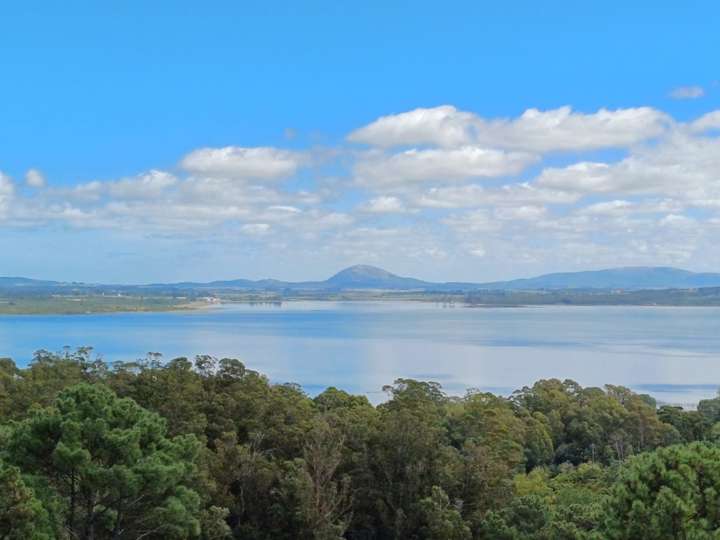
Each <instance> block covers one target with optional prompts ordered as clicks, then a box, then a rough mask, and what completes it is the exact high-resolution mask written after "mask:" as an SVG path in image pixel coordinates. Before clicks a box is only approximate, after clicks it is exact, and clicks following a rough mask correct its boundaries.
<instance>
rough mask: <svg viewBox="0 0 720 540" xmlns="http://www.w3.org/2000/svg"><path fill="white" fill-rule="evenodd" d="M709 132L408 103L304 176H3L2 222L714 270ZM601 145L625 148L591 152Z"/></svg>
mask: <svg viewBox="0 0 720 540" xmlns="http://www.w3.org/2000/svg"><path fill="white" fill-rule="evenodd" d="M718 130H720V111H708V112H707V113H706V114H704V115H703V116H700V117H699V118H697V119H694V120H690V121H687V122H678V121H675V120H672V119H671V118H670V117H668V116H667V115H666V114H665V113H662V112H660V111H657V110H655V109H652V108H648V107H637V108H627V109H617V110H604V109H601V110H599V111H596V112H591V113H580V112H576V111H573V110H572V109H570V108H569V107H563V108H560V109H554V110H548V111H540V110H537V109H528V110H527V111H526V112H525V113H523V114H521V115H520V116H517V117H515V118H507V119H503V118H482V117H480V116H478V115H476V114H474V113H470V112H465V111H460V110H458V109H456V108H455V107H452V106H442V107H435V108H428V109H416V110H414V111H409V112H406V113H401V114H398V115H390V116H386V117H383V118H380V119H378V120H377V121H375V122H373V123H371V124H369V125H368V126H365V127H362V128H360V129H358V130H356V131H354V132H353V133H351V134H350V136H349V139H350V141H352V142H354V143H364V144H368V145H370V148H363V149H359V148H357V147H351V148H348V147H347V146H346V145H344V144H339V145H337V146H336V147H330V148H328V149H326V150H323V152H324V154H323V156H324V158H323V163H322V167H318V168H317V170H313V171H304V170H303V168H304V167H307V166H309V165H311V161H312V163H317V161H318V160H317V159H313V160H310V158H309V157H308V156H309V155H310V152H309V151H294V150H288V149H283V148H269V147H252V148H242V147H225V148H201V149H199V150H196V151H193V152H190V153H189V154H188V155H186V156H185V157H184V158H182V159H181V160H180V165H181V166H180V167H179V168H178V169H176V170H173V171H172V172H171V171H165V170H150V171H146V172H142V173H139V174H136V175H134V176H129V177H124V178H117V179H109V180H91V181H83V182H80V183H75V184H73V185H63V184H54V185H49V186H45V185H44V184H45V183H44V181H43V182H40V181H39V180H38V178H37V177H35V178H33V179H31V176H33V175H31V174H30V171H28V173H27V174H26V177H25V183H24V185H23V184H20V183H17V184H16V183H14V182H13V181H12V180H11V179H10V178H9V177H8V176H7V175H3V174H0V225H1V226H3V227H5V228H10V227H26V228H27V227H36V228H41V227H55V226H56V225H60V227H55V230H64V229H65V228H68V227H70V228H73V227H74V228H81V229H102V230H113V231H122V232H123V236H126V235H129V236H133V235H134V237H135V238H149V237H152V238H163V239H165V238H172V239H178V238H183V239H191V240H192V239H194V240H198V241H201V242H205V241H212V242H216V243H218V245H222V246H223V249H229V248H233V247H237V248H238V249H241V248H240V247H239V246H242V247H243V248H242V249H244V248H245V247H247V246H254V247H253V249H254V250H255V251H254V252H253V253H254V254H255V255H257V254H259V253H273V254H274V256H276V257H286V256H287V254H288V253H294V254H295V255H296V256H307V257H326V258H328V260H329V259H332V260H336V259H337V258H341V259H342V260H347V261H353V262H370V263H372V262H375V263H378V264H382V263H385V262H387V261H388V260H399V259H407V260H412V261H426V260H433V261H436V262H437V264H454V265H456V267H464V265H465V263H467V264H469V265H472V264H473V263H474V264H477V259H478V258H479V257H480V258H482V261H483V265H485V264H487V265H489V266H493V265H495V266H498V265H500V266H503V267H507V266H508V265H510V266H511V267H513V268H516V267H517V268H519V265H525V267H526V268H528V270H527V271H523V273H531V271H530V270H529V269H530V268H531V267H532V268H535V269H538V270H542V269H545V268H544V267H543V265H545V266H547V265H549V264H550V265H554V267H555V268H557V267H563V266H565V267H578V266H583V265H587V266H590V265H592V266H600V265H604V264H609V265H617V264H658V263H668V264H669V263H673V262H678V261H693V260H703V261H706V263H707V264H709V262H708V261H710V260H711V259H712V260H713V261H716V262H717V266H718V267H720V254H718V255H717V256H716V255H714V254H715V252H717V250H716V249H715V244H716V243H717V242H716V237H717V233H718V232H720V133H719V132H718ZM606 148H619V149H620V150H621V151H620V152H595V150H598V149H606ZM317 152H318V151H317V150H313V155H314V156H317V155H318V154H317ZM553 152H563V154H562V155H556V154H554V155H549V154H550V153H553ZM327 164H329V166H327V167H326V165H327ZM536 166H537V169H535V167H536ZM325 169H327V171H326V170H325ZM320 170H322V171H323V173H320V172H318V171H320ZM328 171H329V172H328ZM325 172H328V174H327V176H320V175H321V174H324V173H325ZM35 173H37V174H38V175H39V176H40V177H42V175H41V173H39V171H35ZM301 173H302V174H301ZM283 180H287V181H283ZM29 188H32V189H29ZM40 188H41V189H40ZM392 215H395V216H396V217H395V218H394V219H393V218H390V217H383V218H382V219H381V218H380V217H379V216H392ZM385 223H393V224H395V225H398V224H402V226H396V227H382V226H380V225H381V224H385ZM128 233H129V234H128ZM533 265H535V266H533Z"/></svg>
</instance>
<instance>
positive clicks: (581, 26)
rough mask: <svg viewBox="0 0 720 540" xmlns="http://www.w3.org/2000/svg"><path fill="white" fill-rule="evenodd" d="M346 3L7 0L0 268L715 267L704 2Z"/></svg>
mask: <svg viewBox="0 0 720 540" xmlns="http://www.w3.org/2000/svg"><path fill="white" fill-rule="evenodd" d="M343 4H347V3H342V2H252V3H251V2H243V3H240V2H219V1H214V2H213V1H207V2H203V3H199V2H184V1H173V2H162V1H156V2H137V1H124V2H113V1H108V2H63V3H57V2H49V1H47V2H33V1H29V2H22V3H20V2H13V3H5V4H3V5H2V6H0V24H2V31H0V60H1V64H0V65H2V69H3V73H2V86H1V88H2V90H0V96H1V97H2V99H0V171H2V174H3V176H2V178H3V179H4V180H2V183H0V249H2V251H3V253H4V254H5V257H3V263H2V266H1V267H0V274H4V275H11V274H22V275H28V276H34V277H46V278H59V279H77V280H89V281H120V282H143V281H157V280H174V279H208V280H209V279H218V278H228V277H236V276H248V277H263V276H272V277H278V278H286V279H309V278H320V277H324V276H326V275H328V274H330V273H332V272H334V271H335V270H337V269H339V268H340V267H342V266H345V265H347V264H352V263H358V262H367V263H372V264H379V265H381V266H385V267H387V268H388V269H390V270H393V271H396V272H399V273H406V274H412V275H417V276H419V277H424V278H428V279H448V280H455V279H476V280H484V279H494V278H502V277H515V276H523V275H530V274H534V273H538V272H544V271H554V270H565V269H579V268H590V267H592V268H595V267H601V266H608V265H613V264H612V263H614V262H618V263H621V264H673V265H678V266H684V267H687V268H691V269H698V270H720V259H718V258H717V257H716V256H715V255H714V254H713V253H712V251H713V250H712V249H711V247H712V245H713V237H714V235H715V234H716V233H717V232H718V230H717V229H716V227H717V226H718V223H720V218H719V217H718V216H720V213H718V211H717V210H716V209H717V208H720V204H717V205H716V204H715V202H713V201H715V197H716V196H717V199H718V200H720V185H718V184H720V180H719V179H718V174H720V173H718V172H717V170H718V169H716V168H715V165H716V164H717V163H716V162H715V161H714V159H715V158H714V157H713V156H714V155H715V151H716V150H717V149H718V148H720V146H718V147H717V148H716V146H715V145H716V144H717V140H716V139H717V129H718V127H720V126H719V125H716V124H717V121H716V120H715V119H714V117H712V113H713V111H715V110H716V109H718V108H720V86H719V83H718V80H720V65H718V62H717V51H718V50H720V32H717V21H718V20H720V5H718V4H717V3H716V2H711V1H706V2H684V3H682V4H678V3H670V2H632V3H628V2H607V1H606V2H542V3H540V2H529V1H527V2H520V1H515V2H512V1H510V2H493V3H490V2H452V1H450V2H443V3H441V4H438V3H431V2H418V1H415V2H392V3H389V2H362V3H360V2H358V3H354V4H352V5H343ZM442 106H446V107H449V108H445V109H441V108H440V107H442ZM561 107H570V112H569V113H567V114H565V115H564V116H563V115H562V114H561V115H560V116H562V117H563V118H564V120H558V116H557V115H555V116H553V115H551V114H549V113H548V111H558V110H561V109H560V108H561ZM527 109H537V110H538V111H539V112H540V114H541V117H540V120H538V122H539V123H540V124H538V123H537V122H536V124H533V125H531V126H529V128H528V125H527V122H520V123H517V122H515V121H516V120H517V119H518V118H521V115H523V112H524V111H526V110H527ZM603 109H607V110H608V111H610V112H611V113H613V112H614V113H613V114H615V116H609V117H607V118H606V117H598V116H596V115H597V114H598V111H601V110H603ZM423 110H424V111H429V112H427V113H425V114H423V113H422V111H423ZM413 111H416V114H415V116H402V114H403V113H405V114H408V115H411V114H412V112H413ZM417 111H420V112H417ZM433 111H434V112H433ZM618 111H619V112H618ZM623 111H625V113H623ZM433 114H434V115H435V116H434V117H433ZM388 115H394V116H392V117H390V118H389V120H388V121H386V122H385V124H383V125H380V127H381V128H382V127H383V126H384V128H383V129H384V130H385V131H383V129H380V128H378V124H376V122H377V121H378V119H379V118H381V117H385V116H388ZM542 115H544V116H542ZM433 118H434V120H433ZM603 118H604V120H603ZM701 118H705V121H704V122H703V123H701V124H698V123H697V122H699V119H701ZM418 119H420V120H418ZM501 121H504V122H506V123H507V125H506V126H504V127H503V128H502V129H501V128H499V127H498V126H497V125H495V124H497V122H501ZM408 122H411V123H412V126H410V127H408ZM418 122H426V124H424V125H422V126H421V125H420V124H418ZM427 122H429V123H427ZM438 122H439V123H438ZM478 122H479V123H480V124H482V125H480V124H478ZM493 122H494V123H495V124H493ZM514 122H515V123H514ZM543 122H546V124H547V126H548V127H547V133H548V136H549V138H550V139H552V138H553V137H554V138H555V139H558V140H556V141H555V142H554V143H548V144H544V143H542V144H541V143H539V142H538V141H537V140H536V138H537V133H536V134H535V135H532V134H529V132H528V131H527V129H530V130H531V131H532V130H536V131H537V130H538V129H541V128H539V127H538V126H539V125H541V124H542V123H543ZM558 122H560V125H559V127H558ZM563 122H565V124H563ZM607 122H611V123H612V122H619V124H613V126H611V127H608V125H607ZM694 122H695V123H694ZM374 123H375V124H374ZM373 125H374V126H375V128H373V129H374V131H373V129H371V130H370V131H371V133H370V134H367V133H365V134H364V135H360V136H355V137H353V136H352V135H351V134H353V133H358V131H357V130H361V129H362V128H363V127H364V126H373ZM542 125H545V124H542ZM478 126H479V127H478ZM508 126H509V127H508ZM563 126H564V127H563ZM693 126H694V127H693ZM444 129H447V130H449V131H448V133H446V134H445V135H447V136H445V135H443V133H445V132H444V131H443V130H444ZM387 130H390V131H391V132H392V133H394V137H395V138H394V139H392V140H390V139H388V132H387ZM398 130H400V132H399V131H398ZM403 130H404V131H403ZM413 130H415V131H413ZM418 130H419V131H418ZM457 130H460V131H462V132H463V133H464V135H463V136H462V137H454V136H453V135H452V133H455V134H456V135H457V133H456V131H457ZM608 130H610V131H609V132H608ZM541 131H542V130H541ZM361 133H362V132H361ZM583 136H586V137H587V138H588V141H589V142H585V143H583V144H569V143H568V141H567V138H570V139H575V138H582V137H583ZM533 137H535V138H533ZM603 141H604V142H603ZM203 149H204V150H203ZM221 149H225V152H224V153H222V152H221V151H220V150H221ZM253 149H255V150H253ZM257 149H261V151H257ZM203 151H204V152H205V153H204V154H203V153H202V152H203ZM198 152H201V153H198ZM408 152H411V154H409V155H408V154H407V153H408ZM412 152H415V153H414V154H412ZM428 152H430V153H428ZM433 152H434V153H433ZM493 152H496V153H497V152H499V154H497V155H496V154H494V153H493ZM218 160H219V161H220V162H222V163H223V164H224V165H222V166H220V165H218ZM428 160H430V161H431V162H428ZM453 160H457V162H455V161H453ZM498 160H501V161H502V163H499V162H498ZM451 163H455V165H452V166H450V165H448V164H451ZM582 164H593V165H594V166H593V167H589V166H585V167H580V166H579V165H582ZM599 164H602V165H604V166H606V167H607V170H605V169H603V174H602V175H600V174H599V172H598V171H599V169H598V166H599ZM418 167H419V172H418ZM488 167H490V169H488ZM258 168H259V170H260V172H258ZM30 170H32V171H33V173H32V174H31V175H30V176H31V177H33V178H34V179H35V180H30V181H28V178H26V176H27V175H28V171H30ZM151 171H154V172H151ZM273 171H274V172H273ZM428 171H429V172H428ZM663 171H665V172H663ZM668 171H670V172H672V177H671V178H666V177H664V176H663V175H664V174H666V173H667V174H670V173H668ZM684 175H685V176H684ZM523 182H525V183H527V185H529V186H530V188H531V189H533V190H535V189H536V188H542V189H546V190H550V189H552V190H554V191H555V193H554V195H553V197H554V198H553V197H549V196H543V194H540V195H537V194H536V193H535V191H533V197H534V198H528V197H525V196H522V197H518V196H516V195H512V196H510V195H508V193H510V192H509V191H508V190H510V188H511V187H512V186H516V187H517V186H520V185H521V184H522V183H523ZM3 186H4V188H3ZM679 186H689V187H688V188H687V189H681V188H680V187H679ZM461 188H462V190H464V191H462V190H461ZM3 189H4V191H3ZM450 189H454V190H455V191H454V192H452V193H451V192H450V191H449V190H450ZM443 190H444V191H443ZM482 190H484V191H482ZM488 190H490V191H488ZM493 190H494V191H493ZM503 190H504V191H503ZM3 193H5V194H4V195H3ZM513 193H514V192H513ZM451 195H452V196H453V197H454V198H453V201H455V202H449V199H448V197H450V196H451ZM546 195H547V194H546ZM433 197H435V199H433V200H432V201H431V200H430V199H432V198H433ZM437 197H439V198H437ZM563 197H564V198H563ZM458 198H460V199H463V200H464V201H465V202H463V203H462V204H460V203H458V202H457V200H458ZM440 199H442V200H440ZM598 205H600V206H598ZM603 205H604V206H603ZM184 217H185V218H186V219H184Z"/></svg>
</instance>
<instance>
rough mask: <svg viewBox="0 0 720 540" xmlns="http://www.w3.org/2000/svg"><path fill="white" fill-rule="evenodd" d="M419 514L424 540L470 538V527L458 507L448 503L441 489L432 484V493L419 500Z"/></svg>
mask: <svg viewBox="0 0 720 540" xmlns="http://www.w3.org/2000/svg"><path fill="white" fill-rule="evenodd" d="M419 514H420V516H421V521H422V526H421V528H420V535H421V538H423V539H424V540H470V539H471V538H472V533H471V531H470V527H468V526H467V524H466V523H465V522H464V521H463V519H462V515H461V514H460V511H459V509H458V508H456V507H454V506H453V505H451V504H450V499H449V497H448V496H447V494H446V493H445V492H444V491H443V489H442V488H441V487H439V486H433V488H432V493H431V494H430V496H429V497H425V498H424V499H422V500H421V501H420V509H419Z"/></svg>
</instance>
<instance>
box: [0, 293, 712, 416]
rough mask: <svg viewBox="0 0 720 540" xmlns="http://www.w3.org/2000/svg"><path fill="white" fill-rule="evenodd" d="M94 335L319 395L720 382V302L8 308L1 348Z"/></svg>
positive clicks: (122, 352) (22, 353)
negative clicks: (226, 365) (410, 381)
mask: <svg viewBox="0 0 720 540" xmlns="http://www.w3.org/2000/svg"><path fill="white" fill-rule="evenodd" d="M66 345H67V346H71V347H77V346H81V345H91V346H93V347H94V348H95V350H96V352H97V353H99V354H100V355H102V356H103V357H104V358H105V359H107V360H129V359H135V358H139V357H143V356H145V354H146V353H147V352H150V351H152V352H162V353H163V354H164V356H165V357H166V358H171V357H174V356H181V355H182V356H192V355H195V354H212V355H215V356H233V357H237V358H240V359H242V360H243V361H244V362H245V363H246V364H247V365H248V366H249V367H251V368H252V369H256V370H259V371H261V372H263V373H265V374H267V375H268V376H269V377H270V378H271V380H273V381H275V382H297V383H300V384H301V385H303V387H304V388H305V389H306V390H307V391H308V392H310V393H315V392H317V391H319V390H320V389H322V388H324V387H326V386H329V385H334V386H338V387H341V388H344V389H346V390H348V391H351V392H356V393H366V394H367V395H368V397H370V399H372V400H373V401H378V400H381V399H382V398H383V394H382V393H381V390H380V389H381V387H382V386H383V385H384V384H388V383H391V382H392V381H393V380H394V379H395V378H397V377H412V378H420V379H431V380H435V381H438V382H440V383H442V384H443V386H444V387H445V389H446V390H447V391H448V392H449V393H454V394H458V393H462V392H464V390H465V389H466V388H468V387H476V388H481V389H487V390H492V391H495V392H500V393H509V392H510V391H512V390H513V389H515V388H518V387H521V386H523V385H525V384H530V383H532V382H533V381H535V380H537V379H540V378H548V377H559V378H572V379H575V380H577V381H578V382H580V383H581V384H583V385H602V384H605V383H611V384H622V385H626V386H630V387H632V388H635V389H637V390H639V391H643V392H648V393H651V394H653V395H655V396H656V397H657V398H658V399H659V400H661V401H664V402H671V403H683V404H688V403H695V402H697V401H698V400H699V399H702V398H704V397H710V396H713V395H714V394H715V392H716V388H717V387H718V386H720V309H718V308H659V307H535V308H497V309H484V308H476V309H471V308H463V307H455V308H443V307H441V306H437V305H434V304H422V303H373V302H367V303H365V302H354V303H341V302H340V303H333V302H298V303H289V304H285V305H284V306H283V307H271V306H262V307H260V306H229V307H220V308H217V309H209V310H202V311H193V312H183V313H140V314H112V315H78V316H68V315H53V316H0V357H1V356H10V357H12V358H14V359H15V360H16V361H17V362H18V364H20V365H24V364H27V362H28V361H29V360H30V358H31V356H32V352H33V351H34V350H36V349H39V348H45V349H49V350H60V349H61V348H62V347H63V346H66Z"/></svg>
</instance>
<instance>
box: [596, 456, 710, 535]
mask: <svg viewBox="0 0 720 540" xmlns="http://www.w3.org/2000/svg"><path fill="white" fill-rule="evenodd" d="M607 515H608V519H607V522H606V523H605V530H604V533H605V535H606V537H607V538H610V539H616V540H620V539H622V540H625V539H627V540H630V539H634V540H642V539H648V540H650V539H652V540H691V539H692V540H700V539H710V538H718V536H720V448H718V447H716V446H710V445H707V444H703V443H693V444H690V445H686V446H683V445H677V446H670V447H667V448H660V449H658V450H656V451H654V452H650V453H647V454H641V455H639V456H636V457H633V458H631V459H630V460H629V461H628V463H627V464H626V465H625V466H624V467H623V469H622V471H621V473H620V477H619V479H618V481H617V482H616V483H615V486H614V487H613V490H612V494H611V496H610V499H609V502H608V508H607Z"/></svg>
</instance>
